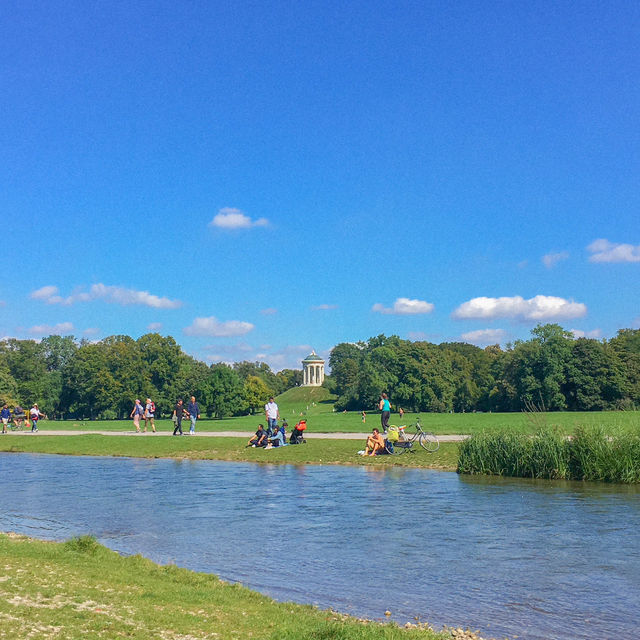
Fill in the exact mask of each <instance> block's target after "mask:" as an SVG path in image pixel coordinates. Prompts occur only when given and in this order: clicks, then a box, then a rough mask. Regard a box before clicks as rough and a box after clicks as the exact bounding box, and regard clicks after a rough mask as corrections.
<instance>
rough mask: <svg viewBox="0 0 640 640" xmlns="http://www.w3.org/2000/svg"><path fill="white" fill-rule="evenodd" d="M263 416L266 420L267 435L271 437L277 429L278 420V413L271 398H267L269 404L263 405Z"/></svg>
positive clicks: (276, 406)
mask: <svg viewBox="0 0 640 640" xmlns="http://www.w3.org/2000/svg"><path fill="white" fill-rule="evenodd" d="M264 415H265V417H266V419H267V433H268V434H269V435H272V434H273V433H275V431H276V430H277V428H278V420H279V419H280V411H278V405H277V404H276V403H275V400H274V399H273V396H270V397H269V402H267V404H265V405H264Z"/></svg>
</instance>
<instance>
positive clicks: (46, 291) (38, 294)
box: [29, 285, 58, 302]
mask: <svg viewBox="0 0 640 640" xmlns="http://www.w3.org/2000/svg"><path fill="white" fill-rule="evenodd" d="M57 294H58V287H54V286H53V285H47V286H46V287H41V288H40V289H36V290H35V291H32V292H31V294H30V295H29V297H30V298H31V299H33V300H44V301H45V302H49V300H50V299H51V298H52V297H55V296H57Z"/></svg>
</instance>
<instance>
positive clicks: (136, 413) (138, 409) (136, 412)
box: [129, 398, 144, 433]
mask: <svg viewBox="0 0 640 640" xmlns="http://www.w3.org/2000/svg"><path fill="white" fill-rule="evenodd" d="M143 415H144V409H143V408H142V403H141V402H140V400H139V399H138V398H136V403H135V404H134V405H133V409H132V410H131V413H130V414H129V417H130V418H133V426H134V427H135V428H136V433H140V417H141V416H143Z"/></svg>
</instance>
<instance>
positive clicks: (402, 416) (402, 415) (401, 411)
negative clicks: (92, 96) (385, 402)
mask: <svg viewBox="0 0 640 640" xmlns="http://www.w3.org/2000/svg"><path fill="white" fill-rule="evenodd" d="M398 415H399V416H400V420H402V418H404V409H403V408H402V407H400V408H399V409H398Z"/></svg>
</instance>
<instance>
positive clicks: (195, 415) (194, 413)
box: [187, 396, 200, 436]
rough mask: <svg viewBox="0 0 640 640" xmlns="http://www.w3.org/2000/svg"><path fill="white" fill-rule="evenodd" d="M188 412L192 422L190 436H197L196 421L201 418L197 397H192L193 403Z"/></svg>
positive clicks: (190, 404)
mask: <svg viewBox="0 0 640 640" xmlns="http://www.w3.org/2000/svg"><path fill="white" fill-rule="evenodd" d="M187 412H188V413H189V419H190V420H191V425H190V426H189V435H192V436H195V435H196V420H198V419H199V418H200V407H199V405H198V403H197V402H196V397H195V396H191V402H189V405H188V406H187Z"/></svg>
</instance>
